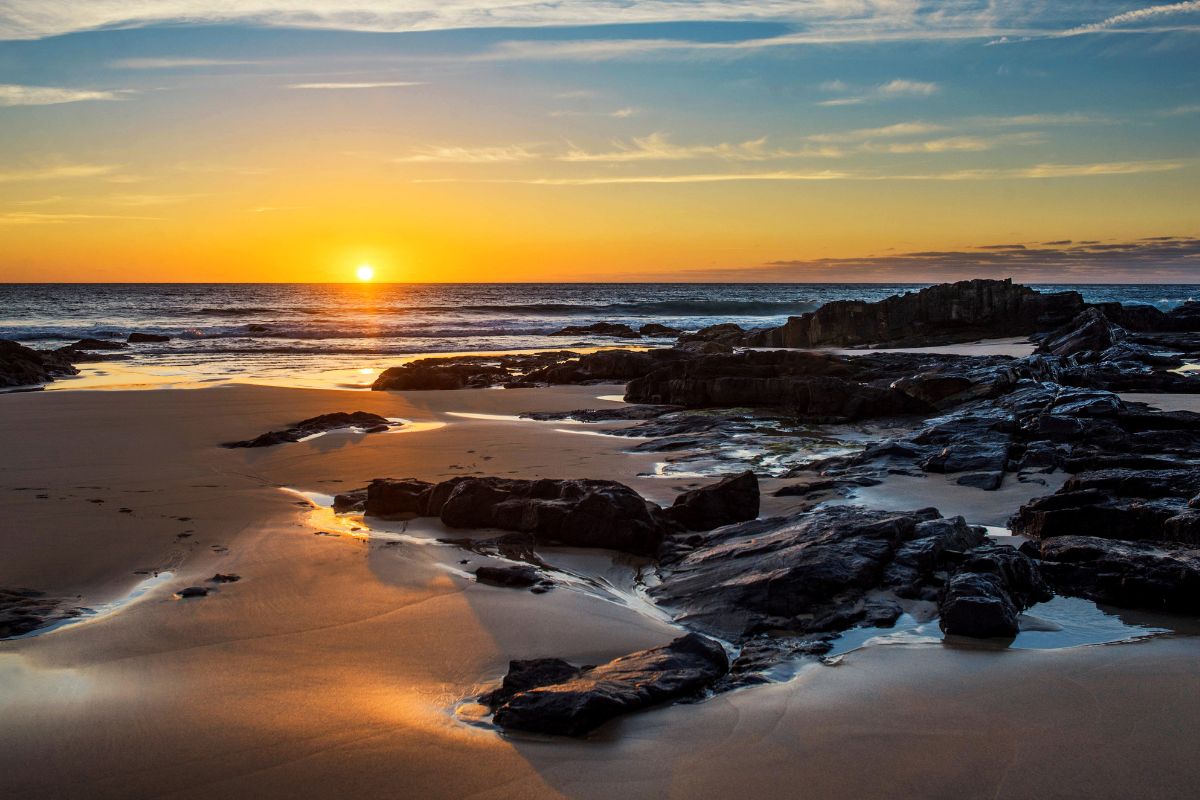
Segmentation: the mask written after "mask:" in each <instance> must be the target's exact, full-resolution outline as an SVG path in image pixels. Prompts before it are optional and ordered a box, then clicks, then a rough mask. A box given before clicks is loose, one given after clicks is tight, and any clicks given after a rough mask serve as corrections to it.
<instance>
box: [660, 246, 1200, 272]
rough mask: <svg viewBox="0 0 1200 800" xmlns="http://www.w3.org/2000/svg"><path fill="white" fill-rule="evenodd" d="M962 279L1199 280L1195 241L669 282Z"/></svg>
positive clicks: (798, 263) (895, 258) (830, 262)
mask: <svg viewBox="0 0 1200 800" xmlns="http://www.w3.org/2000/svg"><path fill="white" fill-rule="evenodd" d="M647 277H648V278H654V277H657V276H647ZM664 277H665V276H664ZM965 278H1013V279H1014V280H1018V281H1024V282H1050V283H1058V282H1062V283H1071V282H1082V283H1088V282H1105V281H1112V282H1125V281H1130V280H1136V281H1146V282H1156V281H1165V282H1175V281H1195V280H1197V279H1198V278H1200V238H1196V237H1190V236H1156V237H1150V238H1145V239H1137V240H1133V241H1125V242H1095V241H1092V242H1074V243H1073V242H1071V241H1070V240H1061V241H1057V242H1044V243H1040V244H1038V243H1027V244H1008V245H990V246H982V247H971V248H965V249H962V250H944V251H926V252H912V253H896V254H885V255H877V256H863V257H859V258H818V259H792V260H783V261H772V262H769V263H766V264H762V265H758V266H755V267H743V268H733V269H719V270H692V271H688V272H686V273H683V274H682V275H681V274H678V273H676V274H673V275H671V276H670V279H671V280H698V281H704V280H712V281H724V280H729V281H746V280H753V281H763V282H771V281H780V282H791V281H796V282H829V281H834V282H839V281H862V282H868V281H881V282H891V281H897V282H900V281H903V282H912V281H914V280H915V281H928V282H935V281H944V280H961V279H965Z"/></svg>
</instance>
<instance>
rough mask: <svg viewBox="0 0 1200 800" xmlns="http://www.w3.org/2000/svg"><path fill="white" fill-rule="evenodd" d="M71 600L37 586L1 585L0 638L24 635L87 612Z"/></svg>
mask: <svg viewBox="0 0 1200 800" xmlns="http://www.w3.org/2000/svg"><path fill="white" fill-rule="evenodd" d="M69 602H70V601H68V600H66V599H65V598H60V597H49V596H47V595H46V593H45V592H39V591H35V590H33V589H4V588H0V639H11V638H13V637H16V636H24V635H26V634H30V633H33V632H35V631H37V630H40V629H42V628H46V627H49V626H51V625H54V624H56V623H59V622H63V621H64V620H68V619H73V618H75V617H78V616H80V615H82V614H83V613H85V612H84V609H80V608H75V607H72V606H70V605H69Z"/></svg>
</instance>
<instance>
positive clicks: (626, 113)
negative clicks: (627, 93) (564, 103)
mask: <svg viewBox="0 0 1200 800" xmlns="http://www.w3.org/2000/svg"><path fill="white" fill-rule="evenodd" d="M636 113H637V109H636V108H630V107H626V108H618V109H614V110H613V111H585V110H582V109H570V108H567V109H559V110H557V111H551V112H550V116H552V117H611V118H612V119H629V118H630V117H632V116H633V115H634V114H636Z"/></svg>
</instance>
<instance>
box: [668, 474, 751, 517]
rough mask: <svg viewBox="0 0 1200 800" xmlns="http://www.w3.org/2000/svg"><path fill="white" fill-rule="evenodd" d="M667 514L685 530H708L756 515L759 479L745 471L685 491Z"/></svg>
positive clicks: (676, 499)
mask: <svg viewBox="0 0 1200 800" xmlns="http://www.w3.org/2000/svg"><path fill="white" fill-rule="evenodd" d="M666 514H667V516H668V517H670V518H671V519H672V520H674V521H675V522H678V523H679V524H680V525H682V526H683V527H685V528H687V529H688V530H693V531H711V530H712V529H713V528H719V527H721V526H722V525H732V524H733V523H735V522H746V521H748V520H752V519H754V518H755V517H757V516H758V478H756V477H754V473H753V472H750V471H746V472H743V473H741V474H740V475H731V476H729V477H727V478H722V479H721V480H719V481H717V482H716V483H713V484H709V485H708V486H702V487H700V488H699V489H693V490H691V491H690V492H684V493H683V494H681V495H679V496H678V497H676V498H675V502H674V504H672V506H671V507H670V508H669V509H667V511H666Z"/></svg>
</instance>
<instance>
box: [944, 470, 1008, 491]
mask: <svg viewBox="0 0 1200 800" xmlns="http://www.w3.org/2000/svg"><path fill="white" fill-rule="evenodd" d="M1003 481H1004V473H1003V472H1000V471H996V472H972V473H970V474H968V475H962V476H960V477H959V478H958V480H956V481H955V483H957V484H958V485H959V486H971V487H974V488H976V489H983V490H984V491H988V492H994V491H995V490H997V489H999V488H1000V484H1001V483H1003Z"/></svg>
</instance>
